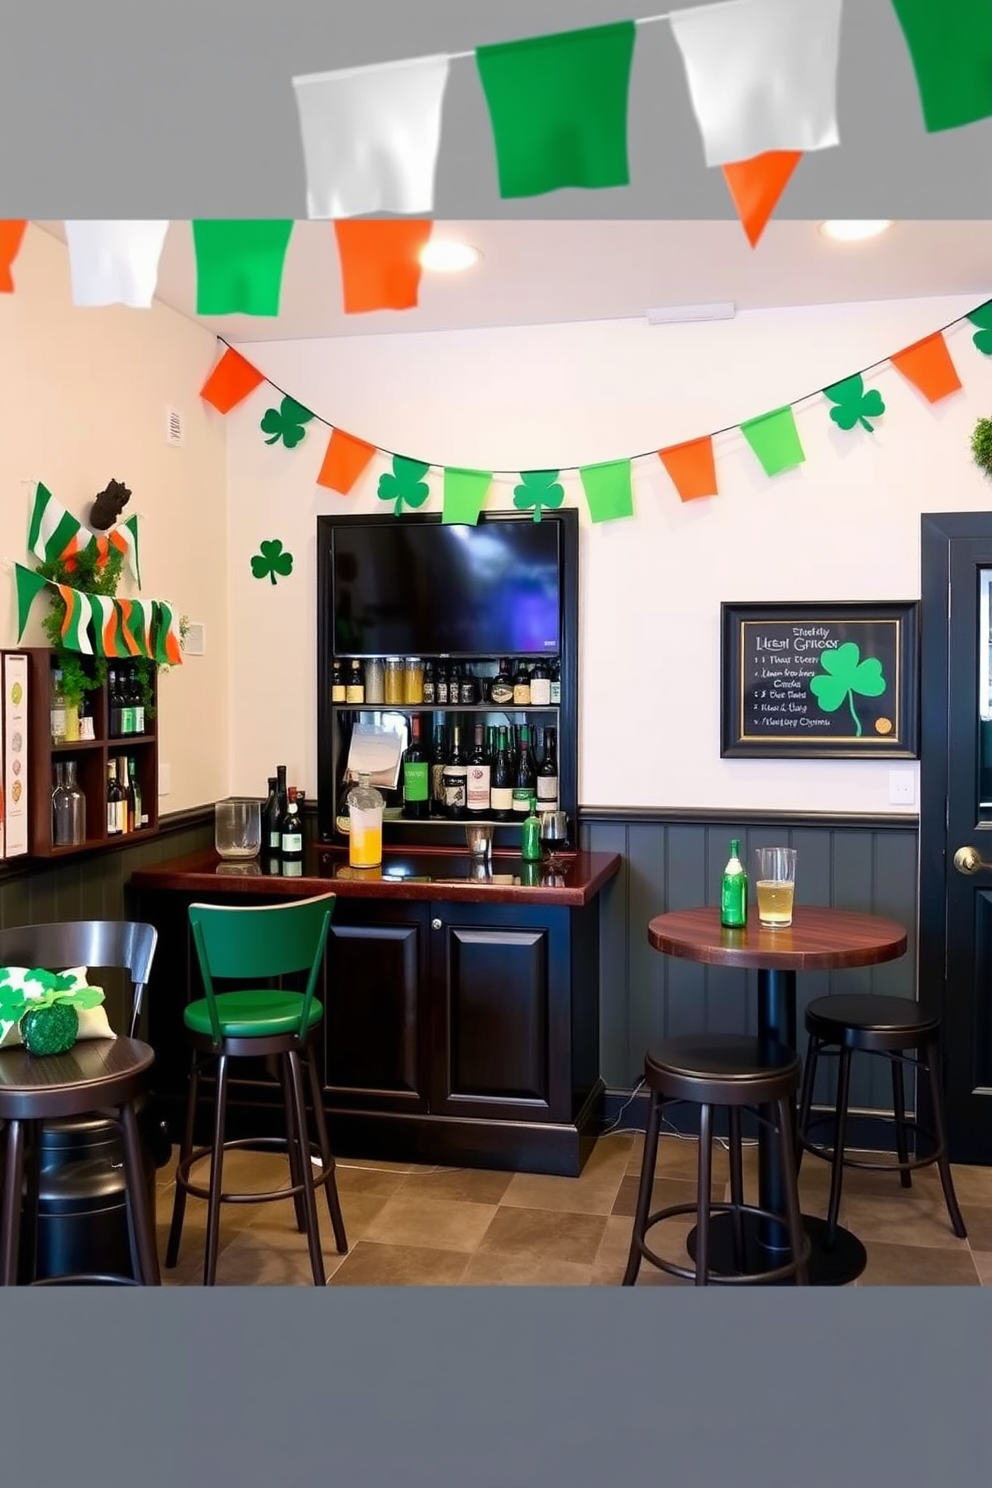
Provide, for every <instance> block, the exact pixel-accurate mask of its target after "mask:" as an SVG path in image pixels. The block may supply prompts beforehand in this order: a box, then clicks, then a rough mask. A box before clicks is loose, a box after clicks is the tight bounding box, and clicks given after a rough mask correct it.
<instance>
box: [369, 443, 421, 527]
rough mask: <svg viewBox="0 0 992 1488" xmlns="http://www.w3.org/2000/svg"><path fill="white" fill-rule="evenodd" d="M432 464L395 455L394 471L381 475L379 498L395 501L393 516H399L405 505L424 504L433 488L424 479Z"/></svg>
mask: <svg viewBox="0 0 992 1488" xmlns="http://www.w3.org/2000/svg"><path fill="white" fill-rule="evenodd" d="M430 468H431V467H430V465H429V464H427V463H425V462H424V461H423V460H408V459H407V458H406V456H405V455H394V456H393V468H392V471H391V472H390V471H388V470H387V471H386V473H385V474H384V475H380V477H379V491H378V495H379V500H380V501H391V502H392V503H393V516H394V517H398V516H399V515H400V513H401V512H402V510H403V507H404V506H423V504H424V502H425V501H426V500H427V498H428V496H429V495H430V494H431V488H430V486H429V485H428V484H427V482H426V481H425V480H424V476H425V475H426V474H427V472H428V470H430Z"/></svg>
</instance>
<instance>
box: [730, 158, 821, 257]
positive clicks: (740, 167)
mask: <svg viewBox="0 0 992 1488" xmlns="http://www.w3.org/2000/svg"><path fill="white" fill-rule="evenodd" d="M802 158H803V152H802V151H801V150H768V151H766V152H765V154H764V155H754V156H752V158H751V159H750V160H736V161H734V163H733V164H732V165H724V166H722V167H721V169H722V170H723V175H724V179H725V181H726V182H727V186H728V188H729V190H730V195H731V197H732V198H733V202H734V207H735V209H736V211H737V215H738V217H739V218H740V220H741V226H742V227H743V228H744V231H745V232H746V233H747V240H748V242H749V243H750V244H751V247H752V248H755V247H757V244H758V239H759V238H760V237H761V234H762V233H763V232H764V230H765V226H766V224H767V222H768V219H769V217H771V215H772V213H773V212H774V210H775V208H776V207H777V206H778V203H779V198H780V197H781V195H782V192H783V191H784V190H785V188H786V186H788V184H789V180H790V178H791V176H792V172H793V171H794V170H795V168H796V166H797V165H798V164H799V162H800V160H802Z"/></svg>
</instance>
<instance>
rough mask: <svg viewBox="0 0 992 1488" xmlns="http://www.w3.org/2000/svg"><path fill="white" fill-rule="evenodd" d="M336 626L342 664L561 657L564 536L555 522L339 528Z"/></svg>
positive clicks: (388, 523) (374, 521)
mask: <svg viewBox="0 0 992 1488" xmlns="http://www.w3.org/2000/svg"><path fill="white" fill-rule="evenodd" d="M329 561H330V565H331V580H332V586H331V593H332V602H331V617H332V618H331V624H332V644H333V649H334V652H335V653H336V654H337V655H339V656H410V655H413V656H424V657H430V656H494V657H497V656H506V657H514V656H546V655H554V654H556V653H557V652H559V651H560V649H561V630H562V617H561V607H562V532H561V523H560V522H558V521H556V520H555V519H554V517H551V518H544V519H542V520H541V521H540V522H534V521H533V520H531V519H530V518H500V517H492V518H481V519H480V521H479V524H478V526H475V527H469V526H461V525H459V526H454V525H448V526H445V525H443V524H442V523H441V522H440V521H438V520H437V519H433V520H432V519H425V518H418V517H413V518H404V517H380V518H375V517H372V518H369V520H368V521H358V520H356V521H355V522H349V521H345V522H335V524H334V526H333V530H332V534H331V544H330V554H329Z"/></svg>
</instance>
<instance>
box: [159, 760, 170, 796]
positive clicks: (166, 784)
mask: <svg viewBox="0 0 992 1488" xmlns="http://www.w3.org/2000/svg"><path fill="white" fill-rule="evenodd" d="M171 789H172V766H171V765H162V764H160V765H159V767H158V793H159V795H160V796H167V795H168V794H169V792H170V790H171Z"/></svg>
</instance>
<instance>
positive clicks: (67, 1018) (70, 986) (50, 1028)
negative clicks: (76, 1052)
mask: <svg viewBox="0 0 992 1488" xmlns="http://www.w3.org/2000/svg"><path fill="white" fill-rule="evenodd" d="M103 1000H104V994H103V992H102V990H101V989H100V988H99V987H85V986H84V987H80V986H79V985H78V984H77V982H76V980H75V978H74V977H73V976H71V975H67V974H65V973H60V972H51V971H44V970H42V969H41V968H40V967H36V968H35V969H34V970H31V971H27V972H25V973H24V975H23V976H22V977H13V976H12V975H11V972H10V970H9V969H7V970H4V971H3V972H0V1022H3V1023H4V1024H6V1025H7V1028H8V1029H9V1028H10V1027H11V1026H12V1025H13V1024H15V1023H16V1024H17V1027H18V1031H19V1033H20V1035H21V1039H22V1041H23V1043H24V1047H25V1048H26V1049H27V1051H28V1053H29V1054H34V1055H37V1056H39V1057H41V1056H44V1055H46V1054H65V1053H67V1052H68V1050H69V1049H71V1048H72V1046H73V1044H74V1043H75V1042H76V1039H77V1037H78V1035H79V1013H80V1012H81V1011H85V1010H87V1009H89V1008H95V1007H99V1005H100V1003H101V1002H103Z"/></svg>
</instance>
